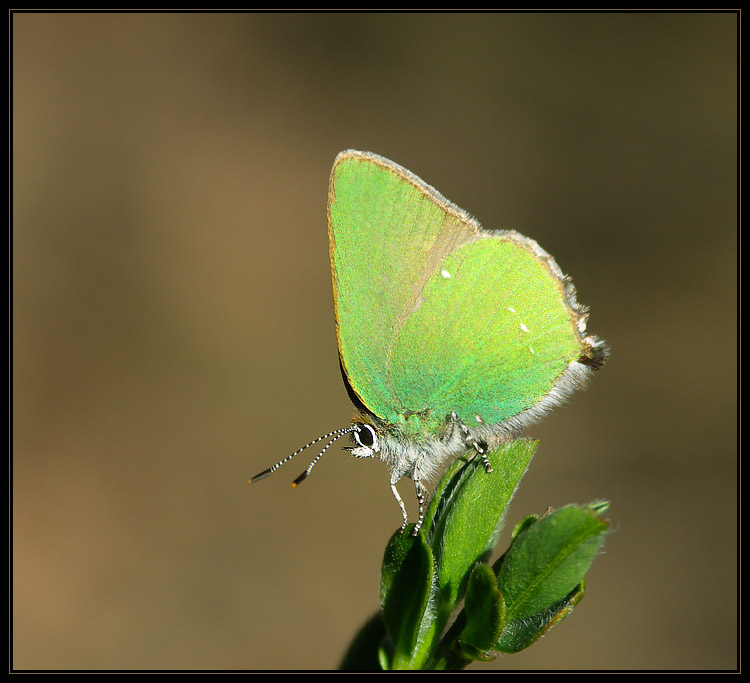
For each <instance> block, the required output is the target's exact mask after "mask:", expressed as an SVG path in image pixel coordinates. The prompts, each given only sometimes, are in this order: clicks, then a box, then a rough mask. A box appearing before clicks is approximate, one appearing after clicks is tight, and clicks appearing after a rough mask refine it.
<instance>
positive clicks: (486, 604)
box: [459, 562, 505, 659]
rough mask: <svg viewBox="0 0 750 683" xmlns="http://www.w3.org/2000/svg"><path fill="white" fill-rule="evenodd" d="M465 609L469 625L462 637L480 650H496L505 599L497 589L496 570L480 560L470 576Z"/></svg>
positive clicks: (503, 616)
mask: <svg viewBox="0 0 750 683" xmlns="http://www.w3.org/2000/svg"><path fill="white" fill-rule="evenodd" d="M464 612H465V614H466V625H465V626H464V629H463V631H461V635H460V636H459V640H460V641H461V642H462V643H466V644H468V645H470V646H471V647H473V648H476V649H477V650H480V651H486V650H491V649H493V648H494V646H495V643H496V642H497V640H498V638H499V637H500V633H501V631H502V630H503V626H504V625H505V601H504V600H503V596H502V594H501V593H500V591H499V590H498V588H497V577H496V576H495V572H493V571H492V567H490V566H489V565H487V564H484V563H483V562H479V563H477V564H476V565H475V566H474V569H473V570H472V572H471V574H470V575H469V583H468V586H467V588H466V598H465V600H464ZM482 659H484V657H482Z"/></svg>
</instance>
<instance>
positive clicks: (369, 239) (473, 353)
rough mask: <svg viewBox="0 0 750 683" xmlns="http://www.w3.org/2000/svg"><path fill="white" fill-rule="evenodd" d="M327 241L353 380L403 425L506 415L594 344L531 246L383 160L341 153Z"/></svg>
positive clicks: (537, 396) (375, 409) (389, 419)
mask: <svg viewBox="0 0 750 683" xmlns="http://www.w3.org/2000/svg"><path fill="white" fill-rule="evenodd" d="M329 237H330V251H331V267H332V272H333V286H334V300H335V306H336V319H337V324H338V339H339V351H340V356H341V361H342V365H343V368H344V371H345V373H346V376H347V378H348V381H349V384H350V386H351V388H352V389H353V391H354V392H355V393H356V395H357V396H358V397H359V399H360V400H361V401H362V403H363V404H364V406H365V407H366V408H367V410H368V411H369V412H370V413H371V414H373V415H374V416H376V417H377V418H379V419H381V420H383V421H384V422H386V423H391V424H399V425H403V429H405V430H406V431H411V430H410V427H409V422H410V421H411V420H412V419H413V417H412V416H414V415H417V416H420V417H421V419H419V420H417V423H418V424H419V427H420V428H421V427H426V428H428V429H430V430H434V431H437V430H439V429H440V428H441V426H442V425H443V424H444V422H445V419H446V417H447V416H448V415H450V414H451V413H452V412H455V413H456V414H457V415H458V416H459V418H460V419H461V420H463V421H464V422H466V423H469V422H475V421H477V417H478V418H479V419H481V421H482V422H484V423H485V424H496V423H502V422H504V421H506V420H508V419H510V418H512V417H514V416H516V415H518V414H520V413H522V412H523V411H525V410H529V409H531V408H533V407H534V406H536V405H538V404H539V403H540V402H541V401H542V400H543V399H544V397H545V396H547V395H548V394H549V393H550V391H551V390H552V389H553V387H554V386H555V384H556V382H557V381H558V379H561V378H562V377H563V376H564V375H565V373H566V370H567V369H568V367H569V365H570V364H571V363H572V362H574V361H578V360H579V359H580V358H581V357H585V356H586V355H587V354H590V348H591V347H592V346H594V345H595V343H596V342H595V340H593V339H591V338H586V337H585V336H584V335H583V334H582V332H581V321H582V319H583V314H582V311H581V310H580V309H579V307H578V306H577V305H576V304H575V301H574V299H573V298H572V290H571V288H570V287H569V285H568V283H567V281H566V280H565V279H564V278H563V277H562V274H561V273H560V271H559V269H558V268H557V266H556V265H555V264H554V262H553V261H552V260H551V259H550V258H549V257H548V256H547V255H546V254H544V252H542V250H541V249H540V248H539V247H538V245H536V243H535V242H532V241H531V240H528V239H527V238H525V237H522V236H521V235H519V234H518V233H515V232H497V233H492V232H488V231H485V230H483V229H482V228H481V227H480V226H479V224H478V223H477V222H476V221H475V220H474V219H472V218H471V217H470V216H468V215H467V214H466V213H465V212H464V211H462V210H461V209H459V208H457V207H456V206H454V205H453V204H451V203H450V202H448V201H447V200H446V199H444V198H443V197H442V196H441V195H439V194H438V193H437V192H436V191H435V190H433V189H432V188H430V187H429V186H427V185H426V184H424V183H423V182H422V181H420V180H419V179H418V178H416V177H415V176H414V175H413V174H411V173H410V172H408V171H406V170H405V169H403V168H401V167H399V166H397V165H396V164H393V163H392V162H389V161H387V160H385V159H382V158H381V157H378V156H375V155H373V154H368V153H361V152H354V151H348V152H343V153H342V154H340V155H339V157H338V158H337V160H336V163H335V165H334V168H333V172H332V175H331V184H330V194H329Z"/></svg>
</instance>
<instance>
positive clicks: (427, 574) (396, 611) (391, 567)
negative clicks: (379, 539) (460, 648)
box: [380, 528, 435, 669]
mask: <svg viewBox="0 0 750 683" xmlns="http://www.w3.org/2000/svg"><path fill="white" fill-rule="evenodd" d="M433 566H434V563H433V557H432V551H431V550H430V548H429V546H428V545H427V543H426V542H425V539H424V535H423V534H421V533H420V534H418V535H417V536H412V534H411V529H410V528H409V529H407V530H405V531H403V532H401V531H400V530H399V531H397V532H396V533H395V534H394V535H393V536H392V537H391V540H390V541H389V543H388V546H387V547H386V551H385V557H384V558H383V568H382V572H381V577H380V604H381V608H382V613H383V619H384V621H385V626H386V629H387V631H388V634H389V635H390V637H391V641H392V643H393V656H392V659H391V666H392V668H394V669H404V668H411V667H412V666H413V665H415V664H418V663H419V662H420V661H421V657H420V656H421V650H420V648H419V647H418V645H419V643H420V640H421V638H420V634H421V633H422V631H423V630H424V629H425V628H428V627H429V625H430V624H431V623H432V621H433V616H432V601H431V599H430V597H431V594H432V591H433V586H434V583H435V581H434V577H433Z"/></svg>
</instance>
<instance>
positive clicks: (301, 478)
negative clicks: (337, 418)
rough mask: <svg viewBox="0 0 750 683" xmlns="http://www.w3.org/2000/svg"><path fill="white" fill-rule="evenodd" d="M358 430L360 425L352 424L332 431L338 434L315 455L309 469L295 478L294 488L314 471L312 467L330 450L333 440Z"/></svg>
mask: <svg viewBox="0 0 750 683" xmlns="http://www.w3.org/2000/svg"><path fill="white" fill-rule="evenodd" d="M358 430H359V428H358V427H354V426H352V427H347V428H346V429H339V430H337V431H336V432H331V434H336V436H334V437H333V438H332V439H331V440H330V441H329V442H328V443H327V444H326V445H325V446H324V447H323V450H322V451H320V453H318V454H317V455H316V456H315V459H314V460H313V461H312V462H311V463H310V464H309V465H308V466H307V469H306V470H305V471H304V472H303V473H302V474H300V475H299V477H297V478H296V479H295V480H294V481H293V482H292V488H295V487H297V486H299V484H300V483H301V482H303V481H304V480H305V479H307V475H308V474H310V472H312V468H313V467H315V465H316V464H317V462H318V460H320V459H321V458H322V457H323V453H325V452H326V451H327V450H328V449H329V448H330V447H331V444H333V442H334V441H336V440H337V439H340V438H341V437H342V436H344V434H348V433H349V432H356V431H358ZM337 432H338V433H337ZM329 436H330V434H329ZM323 438H325V437H323Z"/></svg>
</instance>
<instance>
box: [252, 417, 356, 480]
mask: <svg viewBox="0 0 750 683" xmlns="http://www.w3.org/2000/svg"><path fill="white" fill-rule="evenodd" d="M359 429H360V428H359V427H358V426H357V425H351V426H350V427H341V428H340V429H334V430H333V431H332V432H328V434H323V436H319V437H318V438H317V439H314V440H313V441H311V442H310V443H308V444H306V445H305V446H302V448H298V449H297V450H296V451H294V453H292V454H291V455H287V456H286V458H284V459H283V460H279V462H277V463H276V464H275V465H271V467H269V468H268V469H267V470H263V471H262V472H261V473H260V474H256V475H255V476H254V477H253V478H252V479H251V480H250V481H249V482H248V483H249V484H254V483H255V482H256V481H260V480H261V479H265V478H266V477H267V476H268V475H269V474H273V473H274V472H275V471H276V470H277V469H279V467H281V466H282V465H284V464H285V463H287V462H289V461H290V460H291V459H292V458H293V457H294V456H295V455H299V454H300V453H302V451H304V450H305V449H307V448H309V447H310V446H312V445H314V444H316V443H318V442H319V441H322V440H323V439H328V438H329V437H333V438H332V439H331V440H330V441H329V442H328V443H327V444H326V445H325V446H324V447H323V450H321V451H320V453H318V454H317V455H316V456H315V458H314V459H313V461H312V462H311V463H310V464H309V465H308V466H307V469H306V470H305V471H304V472H303V473H302V474H300V475H299V477H297V478H296V479H295V480H294V481H293V482H292V488H294V487H296V486H298V485H299V484H300V483H301V482H302V481H304V480H305V479H307V476H308V475H309V474H310V472H311V471H312V468H313V467H315V465H316V464H317V462H318V460H320V459H321V458H322V457H323V453H325V452H326V451H327V450H328V449H329V448H330V447H331V445H332V444H333V443H334V442H335V441H337V440H338V439H340V438H341V437H342V436H344V434H349V433H350V432H356V431H359Z"/></svg>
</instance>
